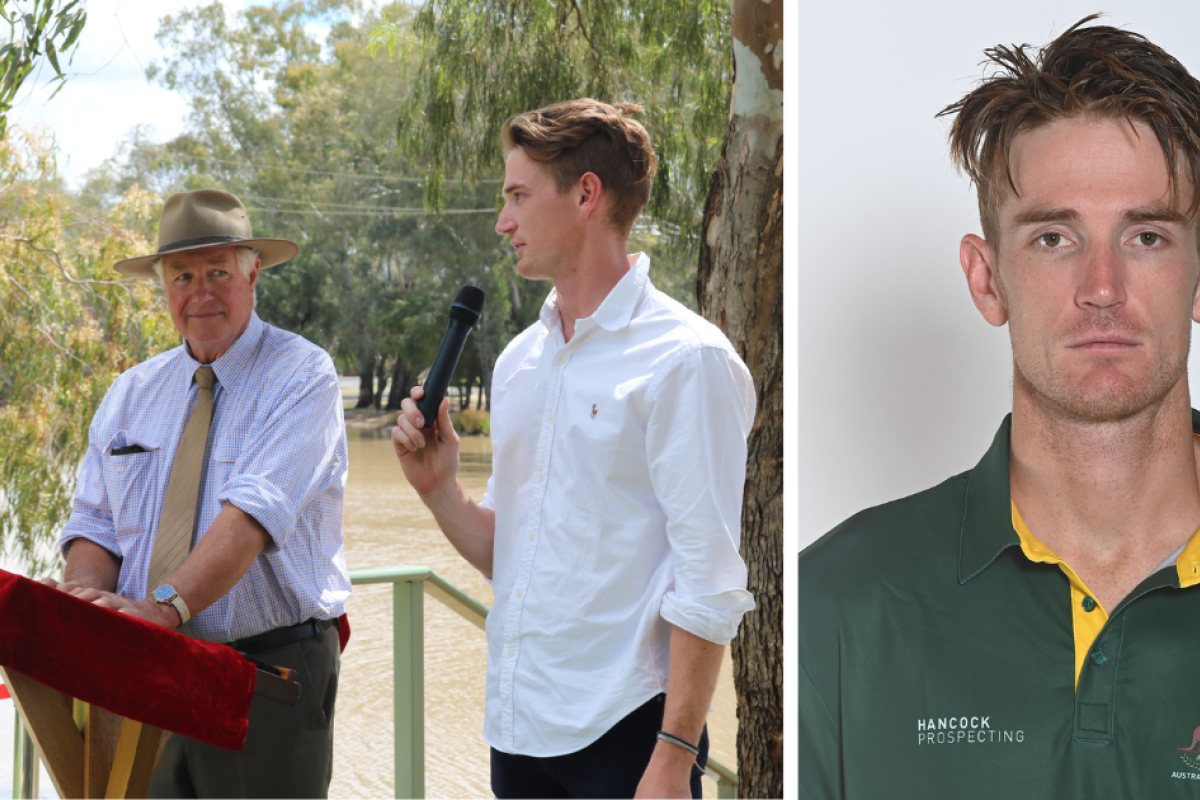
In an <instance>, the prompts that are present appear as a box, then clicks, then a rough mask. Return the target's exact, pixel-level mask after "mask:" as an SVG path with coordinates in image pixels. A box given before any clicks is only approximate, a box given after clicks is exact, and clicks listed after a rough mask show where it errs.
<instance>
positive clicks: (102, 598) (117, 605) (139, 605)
mask: <svg viewBox="0 0 1200 800" xmlns="http://www.w3.org/2000/svg"><path fill="white" fill-rule="evenodd" d="M47 580H48V579H43V580H42V583H46V581H47ZM66 585H67V584H62V583H60V584H58V588H59V589H60V590H63V587H64V586H66ZM64 591H67V593H68V594H70V595H71V596H72V597H78V598H79V599H80V600H86V601H88V602H89V603H91V604H92V605H96V606H100V607H101V608H111V609H113V610H114V611H118V612H120V613H122V614H128V615H129V616H131V617H137V618H138V619H144V620H146V621H147V622H153V623H154V624H155V625H161V626H162V627H164V628H170V629H171V630H174V629H175V628H178V627H179V624H180V619H179V612H178V611H176V610H175V608H174V606H169V605H165V604H163V603H156V602H154V601H153V600H130V599H128V598H126V597H122V596H121V595H119V594H115V593H113V592H104V591H101V590H99V589H88V588H84V587H75V588H73V589H70V590H64Z"/></svg>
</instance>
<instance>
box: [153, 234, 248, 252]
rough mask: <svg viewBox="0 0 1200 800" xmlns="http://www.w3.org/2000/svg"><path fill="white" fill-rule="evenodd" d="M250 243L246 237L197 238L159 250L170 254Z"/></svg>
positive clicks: (178, 242)
mask: <svg viewBox="0 0 1200 800" xmlns="http://www.w3.org/2000/svg"><path fill="white" fill-rule="evenodd" d="M248 241H250V240H249V239H247V238H246V237H244V236H197V237H196V238H195V239H180V240H178V241H175V242H169V243H167V244H164V245H163V246H161V247H159V248H158V252H159V254H160V255H161V254H162V253H169V252H171V251H172V250H182V249H184V248H185V247H199V246H201V245H205V244H233V243H234V242H248Z"/></svg>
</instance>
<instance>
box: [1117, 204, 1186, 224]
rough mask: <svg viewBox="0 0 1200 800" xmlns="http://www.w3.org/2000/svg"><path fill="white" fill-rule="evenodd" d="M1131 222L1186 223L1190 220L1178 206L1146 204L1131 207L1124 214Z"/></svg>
mask: <svg viewBox="0 0 1200 800" xmlns="http://www.w3.org/2000/svg"><path fill="white" fill-rule="evenodd" d="M1121 216H1123V217H1124V218H1125V219H1126V220H1127V221H1129V222H1178V223H1180V224H1186V223H1187V221H1188V216H1187V214H1184V213H1183V212H1182V211H1180V210H1179V209H1177V208H1171V207H1169V206H1144V207H1142V208H1131V209H1130V210H1128V211H1126V212H1125V213H1124V214H1122V215H1121Z"/></svg>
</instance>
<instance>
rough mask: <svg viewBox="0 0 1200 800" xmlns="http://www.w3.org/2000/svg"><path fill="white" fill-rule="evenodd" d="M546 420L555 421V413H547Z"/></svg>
mask: <svg viewBox="0 0 1200 800" xmlns="http://www.w3.org/2000/svg"><path fill="white" fill-rule="evenodd" d="M546 422H554V415H553V414H549V415H547V417H546Z"/></svg>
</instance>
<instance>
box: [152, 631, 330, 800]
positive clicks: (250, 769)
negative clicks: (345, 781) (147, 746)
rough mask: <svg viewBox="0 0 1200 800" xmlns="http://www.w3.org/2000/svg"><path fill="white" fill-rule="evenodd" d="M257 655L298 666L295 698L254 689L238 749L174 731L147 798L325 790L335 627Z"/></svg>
mask: <svg viewBox="0 0 1200 800" xmlns="http://www.w3.org/2000/svg"><path fill="white" fill-rule="evenodd" d="M252 655H253V656H254V657H255V658H258V659H259V660H260V661H265V662H267V663H268V664H274V665H277V666H281V667H290V668H292V669H294V670H296V671H297V672H298V673H299V680H300V697H299V699H298V701H297V702H296V705H294V706H286V705H284V704H282V703H279V702H276V701H274V700H269V699H267V698H265V697H263V696H261V695H255V696H254V700H253V701H252V703H251V704H250V726H249V729H248V731H247V734H246V746H245V747H244V748H243V749H242V750H241V751H240V752H234V751H232V750H225V749H223V748H220V747H214V746H213V745H210V744H205V743H203V742H198V741H196V740H195V739H189V738H187V737H186V736H179V735H177V734H176V735H172V736H171V740H170V742H168V743H167V747H166V749H165V750H164V751H163V755H162V758H161V759H160V760H159V762H158V766H157V767H156V768H155V770H154V775H153V777H152V778H151V779H150V791H149V796H150V797H189V798H191V797H327V796H328V794H329V780H330V777H331V776H332V774H333V706H334V701H335V700H336V699H337V686H338V667H339V662H340V654H339V648H338V630H337V628H336V627H334V628H330V629H329V630H327V631H325V632H323V633H321V634H319V635H317V636H313V637H311V638H309V639H304V640H302V641H300V642H296V643H294V644H290V645H287V646H285V647H280V648H278V649H275V650H264V651H262V652H260V653H253V654H252Z"/></svg>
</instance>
